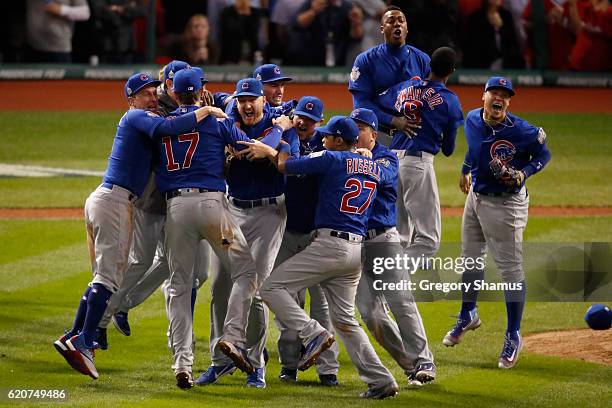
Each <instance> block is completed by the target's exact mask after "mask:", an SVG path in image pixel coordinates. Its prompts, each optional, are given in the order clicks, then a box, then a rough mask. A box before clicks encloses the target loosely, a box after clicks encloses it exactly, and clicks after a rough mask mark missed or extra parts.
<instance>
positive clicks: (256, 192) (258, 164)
mask: <svg viewBox="0 0 612 408" xmlns="http://www.w3.org/2000/svg"><path fill="white" fill-rule="evenodd" d="M274 117H275V116H274V115H272V114H271V113H270V112H264V115H263V119H262V120H261V121H259V122H258V123H256V124H255V125H253V126H246V125H244V124H241V125H240V129H241V130H242V131H244V132H245V133H246V134H247V136H248V137H250V138H251V139H262V138H263V137H265V136H267V135H268V134H269V133H270V131H271V130H272V128H273V127H274V126H273V125H272V119H273V118H274ZM271 136H277V137H276V138H275V140H272V139H270V138H268V139H269V140H268V141H267V143H266V144H269V145H270V146H273V147H277V146H278V144H279V143H280V139H281V135H276V133H275V134H273V135H271ZM282 139H283V140H284V141H285V142H287V143H289V145H290V147H291V156H297V155H298V154H299V145H298V137H297V134H296V133H295V129H289V130H288V131H286V132H284V133H283V134H282ZM262 141H263V140H262ZM227 184H228V185H229V194H230V196H232V197H235V198H238V199H240V200H257V199H260V198H265V197H276V196H279V195H281V194H283V193H284V192H285V176H284V175H283V174H281V173H279V172H278V170H277V169H276V166H274V165H273V164H272V163H270V161H269V160H268V159H261V160H256V161H249V160H246V159H238V158H233V159H232V160H231V163H230V168H229V171H228V174H227Z"/></svg>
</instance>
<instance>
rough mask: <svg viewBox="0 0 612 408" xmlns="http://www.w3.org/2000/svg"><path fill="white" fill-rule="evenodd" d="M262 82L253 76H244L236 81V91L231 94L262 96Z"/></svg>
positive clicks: (236, 96) (235, 95)
mask: <svg viewBox="0 0 612 408" xmlns="http://www.w3.org/2000/svg"><path fill="white" fill-rule="evenodd" d="M263 94H264V93H263V84H262V83H261V81H259V80H258V79H255V78H244V79H241V80H240V81H238V83H236V93H235V94H234V95H232V97H234V98H238V97H239V96H254V97H260V96H263Z"/></svg>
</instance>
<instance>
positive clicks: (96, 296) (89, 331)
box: [83, 283, 112, 347]
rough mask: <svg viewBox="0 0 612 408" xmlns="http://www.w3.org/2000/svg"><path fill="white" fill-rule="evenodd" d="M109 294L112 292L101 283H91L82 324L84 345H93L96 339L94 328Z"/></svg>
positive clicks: (102, 313)
mask: <svg viewBox="0 0 612 408" xmlns="http://www.w3.org/2000/svg"><path fill="white" fill-rule="evenodd" d="M111 295H112V292H111V291H110V290H108V289H106V288H105V287H104V286H103V285H102V284H101V283H94V284H93V285H91V292H89V296H88V297H87V315H86V316H85V324H84V325H83V340H85V346H86V347H91V346H93V343H94V340H95V339H96V329H97V328H98V324H99V323H100V320H102V316H103V315H104V312H105V311H106V305H107V304H108V300H109V299H110V297H111Z"/></svg>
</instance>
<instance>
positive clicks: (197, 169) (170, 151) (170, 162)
mask: <svg viewBox="0 0 612 408" xmlns="http://www.w3.org/2000/svg"><path fill="white" fill-rule="evenodd" d="M197 108H198V107H197V106H181V107H180V108H179V109H177V110H175V111H174V112H172V114H171V115H174V116H182V115H185V114H188V113H189V112H193V111H194V110H196V109H197ZM270 133H271V135H270V138H273V137H277V138H279V137H280V134H281V133H282V129H281V128H279V127H278V126H275V127H274V129H272V131H271V132H270ZM272 133H276V135H273V134H272ZM239 140H242V141H247V142H248V141H251V139H249V138H248V137H247V136H246V135H245V134H244V132H242V131H241V130H240V129H238V128H237V127H236V126H235V125H234V122H233V121H231V120H229V119H226V120H222V121H218V120H217V119H216V118H215V117H213V116H207V117H206V118H205V119H204V120H203V121H202V122H200V123H199V124H198V126H197V127H196V128H195V129H193V130H192V131H190V132H189V133H184V134H181V135H178V136H172V137H169V136H167V137H164V138H162V139H161V144H160V146H159V152H160V153H159V154H160V156H159V166H158V170H157V185H158V188H159V190H160V191H162V192H166V191H170V190H176V189H179V188H185V187H196V188H205V189H209V190H217V191H222V192H225V190H226V184H225V177H224V174H223V172H224V167H225V146H226V145H230V146H232V147H234V148H235V149H237V150H242V149H244V148H245V146H244V145H240V144H238V143H236V142H237V141H239Z"/></svg>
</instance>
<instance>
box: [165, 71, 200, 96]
mask: <svg viewBox="0 0 612 408" xmlns="http://www.w3.org/2000/svg"><path fill="white" fill-rule="evenodd" d="M200 89H202V79H201V75H200V74H199V73H198V71H196V70H195V69H182V70H180V71H179V72H177V73H176V75H174V82H172V90H173V91H174V92H176V93H181V92H195V91H199V90H200Z"/></svg>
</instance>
